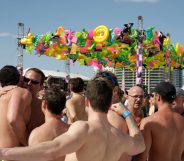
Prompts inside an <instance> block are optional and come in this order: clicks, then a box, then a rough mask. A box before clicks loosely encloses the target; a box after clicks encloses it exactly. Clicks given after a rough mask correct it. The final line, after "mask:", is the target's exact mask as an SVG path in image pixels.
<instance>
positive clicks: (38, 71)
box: [25, 68, 45, 85]
mask: <svg viewBox="0 0 184 161" xmlns="http://www.w3.org/2000/svg"><path fill="white" fill-rule="evenodd" d="M28 71H34V72H35V73H38V74H40V76H41V81H40V84H41V85H43V83H44V80H45V74H44V73H43V72H42V71H41V70H40V69H38V68H29V69H28V70H27V71H26V73H27V72H28ZM26 73H25V74H26Z"/></svg>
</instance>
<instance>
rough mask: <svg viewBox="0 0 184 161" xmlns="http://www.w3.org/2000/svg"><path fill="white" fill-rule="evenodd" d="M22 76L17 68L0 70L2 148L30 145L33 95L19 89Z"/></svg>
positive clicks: (0, 138)
mask: <svg viewBox="0 0 184 161" xmlns="http://www.w3.org/2000/svg"><path fill="white" fill-rule="evenodd" d="M19 80H20V75H19V72H18V70H17V69H16V67H14V66H10V65H6V66H4V67H3V68H1V70H0V83H1V87H2V90H3V91H6V92H5V93H4V94H2V96H1V97H0V110H1V112H0V118H1V121H0V147H1V148H3V147H4V148H5V147H15V146H25V145H28V131H27V125H28V122H29V120H30V112H31V107H30V105H31V93H30V92H29V91H28V90H26V89H24V88H20V87H18V84H19Z"/></svg>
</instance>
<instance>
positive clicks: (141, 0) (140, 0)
mask: <svg viewBox="0 0 184 161" xmlns="http://www.w3.org/2000/svg"><path fill="white" fill-rule="evenodd" d="M113 1H114V2H134V3H158V2H159V1H160V0H113Z"/></svg>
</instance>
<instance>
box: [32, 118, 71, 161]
mask: <svg viewBox="0 0 184 161" xmlns="http://www.w3.org/2000/svg"><path fill="white" fill-rule="evenodd" d="M68 127H69V125H67V124H65V123H63V122H62V121H60V119H52V120H50V121H48V122H46V123H44V124H43V125H41V126H40V127H38V128H35V129H34V130H33V131H32V133H31V134H30V137H29V145H34V144H38V143H41V142H45V141H49V140H53V139H54V138H56V137H57V136H59V135H61V134H63V133H65V132H66V131H67V130H68ZM64 160H65V156H62V157H60V158H58V159H57V160H54V161H64Z"/></svg>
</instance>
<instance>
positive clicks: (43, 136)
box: [29, 124, 52, 145]
mask: <svg viewBox="0 0 184 161" xmlns="http://www.w3.org/2000/svg"><path fill="white" fill-rule="evenodd" d="M50 135H52V132H51V129H50V128H48V126H46V124H43V125H41V126H39V127H37V128H35V129H34V130H33V131H32V132H31V134H30V136H29V145H33V144H38V143H41V142H44V141H47V140H50Z"/></svg>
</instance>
